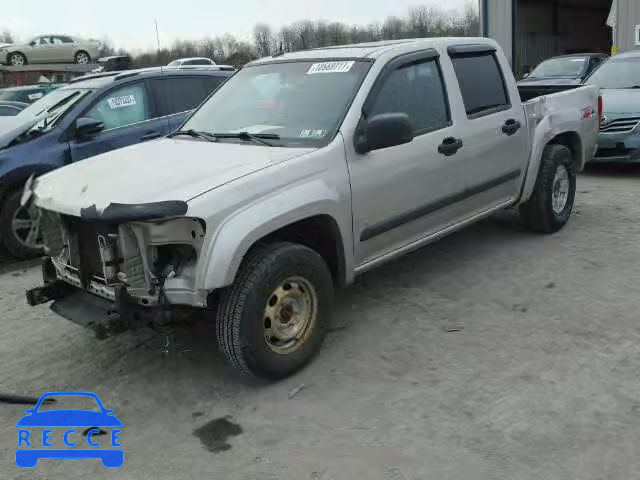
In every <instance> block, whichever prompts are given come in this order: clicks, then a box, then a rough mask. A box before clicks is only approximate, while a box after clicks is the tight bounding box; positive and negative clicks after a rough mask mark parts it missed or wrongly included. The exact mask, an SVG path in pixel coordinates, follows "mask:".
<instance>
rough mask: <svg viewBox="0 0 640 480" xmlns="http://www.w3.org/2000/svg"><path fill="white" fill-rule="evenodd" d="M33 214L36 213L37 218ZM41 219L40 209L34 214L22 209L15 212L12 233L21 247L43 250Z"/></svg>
mask: <svg viewBox="0 0 640 480" xmlns="http://www.w3.org/2000/svg"><path fill="white" fill-rule="evenodd" d="M32 213H35V216H34V215H32ZM40 217H41V213H40V209H37V210H36V211H35V212H32V211H30V210H27V209H26V208H24V207H20V208H18V209H16V211H15V212H13V215H12V216H11V231H12V232H13V236H14V237H15V239H16V240H17V241H18V243H20V245H22V246H24V247H28V248H42V246H43V243H42V238H41V235H40Z"/></svg>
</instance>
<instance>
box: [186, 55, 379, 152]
mask: <svg viewBox="0 0 640 480" xmlns="http://www.w3.org/2000/svg"><path fill="white" fill-rule="evenodd" d="M370 65H371V63H369V62H366V61H317V62H314V61H309V62H291V63H267V64H262V65H255V66H249V67H246V68H244V69H243V70H241V71H240V72H238V73H237V74H236V75H234V76H233V77H232V78H231V79H230V80H229V81H227V82H226V83H225V84H224V85H223V86H222V87H220V89H219V90H218V91H217V92H216V93H215V94H214V95H213V96H212V97H211V98H210V99H209V100H208V101H207V102H205V103H204V104H203V105H202V106H201V107H200V108H199V109H198V110H197V111H196V112H195V113H194V114H193V116H192V117H191V118H190V119H189V120H188V121H187V122H186V124H185V125H184V126H183V127H182V130H183V131H195V132H204V133H206V134H209V135H214V136H216V137H217V138H218V141H233V142H238V141H243V142H247V144H249V142H248V139H249V138H250V137H249V136H247V134H251V135H252V136H253V139H254V140H255V136H256V135H260V136H263V137H264V138H267V137H268V138H269V143H270V144H272V145H275V146H284V147H321V146H324V145H327V144H328V143H329V142H330V141H331V140H332V139H333V137H334V136H335V134H336V131H337V129H338V128H339V127H340V124H341V123H342V120H343V118H344V116H345V114H346V112H347V110H348V109H349V107H350V105H351V102H352V100H353V97H354V96H355V94H356V92H357V90H358V88H359V87H360V84H361V83H362V80H363V79H364V76H365V75H366V73H367V72H368V70H369V67H370ZM238 134H243V135H238ZM185 138H186V137H185ZM251 144H254V145H261V143H260V142H255V141H254V142H251Z"/></svg>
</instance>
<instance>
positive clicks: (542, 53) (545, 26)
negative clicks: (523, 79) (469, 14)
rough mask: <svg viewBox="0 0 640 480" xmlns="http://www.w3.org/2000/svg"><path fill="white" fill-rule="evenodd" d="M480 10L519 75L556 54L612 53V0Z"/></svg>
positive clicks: (499, 4)
mask: <svg viewBox="0 0 640 480" xmlns="http://www.w3.org/2000/svg"><path fill="white" fill-rule="evenodd" d="M632 1H633V2H640V0H632ZM480 6H481V14H482V29H483V32H484V35H485V36H488V37H491V38H493V39H495V40H497V41H498V43H500V45H501V46H502V48H503V49H504V50H505V53H506V54H507V57H508V58H509V60H510V61H511V62H512V65H513V68H514V71H515V72H516V74H517V75H518V74H521V73H522V71H523V67H525V66H529V67H535V66H536V65H537V64H538V63H540V62H541V61H542V60H544V59H546V58H549V57H553V56H556V55H563V54H567V53H583V52H603V53H610V51H611V44H612V32H611V28H609V27H608V26H607V18H608V16H609V12H610V9H611V0H481V1H480Z"/></svg>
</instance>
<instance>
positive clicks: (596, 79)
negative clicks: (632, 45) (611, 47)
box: [585, 57, 640, 89]
mask: <svg viewBox="0 0 640 480" xmlns="http://www.w3.org/2000/svg"><path fill="white" fill-rule="evenodd" d="M585 83H586V84H588V85H597V86H599V87H600V88H620V89H624V88H640V57H622V58H611V59H609V60H607V61H606V62H605V63H603V64H602V65H601V66H600V68H598V69H597V70H596V71H595V72H594V73H593V75H591V76H590V77H589V78H588V79H587V81H586V82H585Z"/></svg>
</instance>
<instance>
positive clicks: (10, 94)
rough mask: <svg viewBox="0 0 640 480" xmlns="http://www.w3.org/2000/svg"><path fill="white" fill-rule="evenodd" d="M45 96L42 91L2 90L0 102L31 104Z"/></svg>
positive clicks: (0, 91)
mask: <svg viewBox="0 0 640 480" xmlns="http://www.w3.org/2000/svg"><path fill="white" fill-rule="evenodd" d="M44 94H45V93H44V90H42V89H33V90H31V89H18V90H0V101H9V102H24V103H31V102H33V101H34V100H37V99H39V98H42V97H43V96H44Z"/></svg>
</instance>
